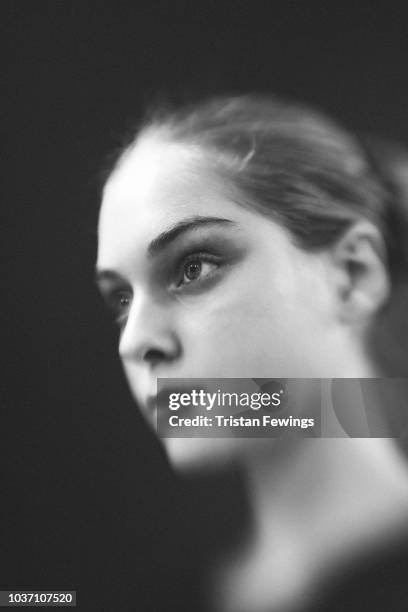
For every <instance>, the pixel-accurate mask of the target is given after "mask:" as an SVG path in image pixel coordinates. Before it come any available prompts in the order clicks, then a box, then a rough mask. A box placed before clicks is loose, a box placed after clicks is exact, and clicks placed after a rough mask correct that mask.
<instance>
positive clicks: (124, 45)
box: [0, 0, 408, 612]
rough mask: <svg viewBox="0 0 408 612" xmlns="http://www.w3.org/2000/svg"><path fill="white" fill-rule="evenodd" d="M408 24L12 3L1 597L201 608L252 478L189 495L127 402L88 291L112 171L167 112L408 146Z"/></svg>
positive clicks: (293, 5)
mask: <svg viewBox="0 0 408 612" xmlns="http://www.w3.org/2000/svg"><path fill="white" fill-rule="evenodd" d="M401 4H402V3H401ZM402 11H403V9H401V12H400V13H398V10H397V8H396V4H394V3H385V2H384V3H379V2H371V3H370V2H354V3H350V4H349V5H347V4H346V3H334V2H332V3H331V2H327V3H326V5H325V4H324V3H320V4H316V3H313V2H288V1H286V2H284V3H278V2H273V1H270V2H255V1H251V2H249V1H248V2H238V1H237V0H235V1H231V2H224V3H221V2H212V1H207V2H202V3H198V2H177V1H173V2H170V1H167V2H154V1H151V2H149V3H146V4H142V3H141V2H138V1H137V0H135V1H134V2H114V1H109V2H108V1H105V2H102V1H100V2H96V1H95V2H90V1H79V0H65V1H61V0H54V1H52V2H51V1H49V2H44V1H41V0H34V1H27V2H23V1H15V2H7V1H3V2H2V3H1V5H0V12H1V14H0V23H1V26H0V27H1V41H2V44H3V45H5V47H4V50H3V52H2V54H1V57H2V59H3V61H4V67H3V71H2V75H3V76H2V78H1V81H2V85H3V87H2V90H3V95H2V98H3V105H2V106H3V111H2V118H3V120H4V122H3V128H2V144H3V145H4V147H3V151H4V153H3V155H2V164H1V166H2V169H3V171H4V176H3V180H2V186H3V189H2V205H1V213H2V218H3V222H2V225H3V227H5V228H6V234H5V237H4V238H3V239H2V243H1V246H2V249H3V252H4V254H3V261H5V263H6V265H5V269H4V272H3V273H2V288H3V298H2V305H3V309H2V312H3V314H2V320H3V326H4V331H3V346H4V359H3V362H2V372H3V379H4V383H3V385H2V406H1V455H2V456H1V468H2V471H3V477H2V484H1V491H0V495H1V512H2V515H3V516H2V521H1V536H0V543H1V544H0V546H1V553H0V554H1V564H2V567H1V570H0V589H3V590H4V589H17V588H19V589H27V588H31V589H54V590H56V589H76V590H77V592H78V601H79V603H80V609H81V610H109V611H115V612H116V611H119V610H124V611H125V610H126V611H127V610H129V611H130V610H138V611H139V610H140V611H142V612H144V611H150V610H152V611H153V610H154V611H162V610H173V609H174V610H198V609H199V601H200V597H199V593H198V591H197V584H198V580H197V579H198V577H199V576H200V575H201V573H202V571H203V569H202V568H203V567H204V566H205V562H206V559H207V558H208V556H209V555H212V554H213V553H214V550H215V549H216V548H217V546H220V545H221V543H222V542H223V540H224V539H228V538H229V537H230V536H231V534H233V533H234V531H236V530H237V529H241V528H242V527H243V525H244V523H245V516H246V501H245V496H244V494H243V492H242V490H241V486H240V480H239V477H238V476H237V475H234V477H233V478H230V477H229V475H228V477H227V476H226V475H218V476H216V477H215V476H213V475H209V476H206V477H201V478H200V479H198V478H196V479H193V480H190V481H188V480H181V479H179V478H176V477H175V476H174V475H173V474H172V473H171V471H170V469H169V467H168V465H167V463H166V460H165V457H164V455H163V453H162V451H161V448H160V446H159V444H158V442H157V441H156V440H155V439H154V437H153V436H152V434H150V433H149V432H148V430H147V428H146V427H145V426H144V424H143V423H142V420H141V418H140V416H139V415H138V413H137V410H136V408H135V406H134V405H133V403H132V400H131V398H130V396H129V393H128V391H127V389H126V386H125V384H124V379H123V376H122V373H121V370H120V365H119V362H118V360H117V359H116V356H115V350H116V338H115V331H114V329H113V328H112V326H111V324H110V320H109V318H108V316H107V315H106V314H105V312H104V310H103V307H102V305H101V303H100V301H99V298H98V296H97V294H96V291H95V289H94V286H93V265H94V260H95V250H96V233H95V225H96V218H97V208H98V180H99V179H98V176H99V172H100V169H101V168H102V167H103V166H104V164H105V159H106V156H107V154H108V153H109V152H110V151H112V149H113V148H115V147H116V146H117V145H118V143H119V141H120V139H121V136H122V134H123V132H124V129H125V128H126V126H128V125H129V123H130V122H131V120H132V119H137V117H138V116H139V113H140V111H141V109H142V108H143V107H144V106H145V105H146V103H148V102H149V101H150V100H152V99H156V98H157V97H158V96H159V97H161V96H164V95H167V96H169V97H170V98H171V99H188V98H189V97H190V96H192V95H194V96H197V95H199V94H208V93H216V92H225V91H227V92H240V91H248V90H251V91H252V90H257V91H268V92H275V93H278V94H284V95H287V96H292V97H297V98H300V99H302V100H305V101H307V102H310V103H313V104H315V105H318V106H319V107H322V108H324V109H326V110H328V111H329V112H331V113H332V114H334V115H335V116H336V117H338V118H339V119H341V120H343V121H344V122H345V123H346V124H347V125H349V126H350V127H352V128H357V129H360V130H366V131H373V132H376V133H379V134H382V135H385V136H387V137H391V138H396V139H399V140H401V141H403V142H408V113H407V108H408V79H407V70H406V66H407V58H408V36H407V28H406V26H405V23H406V20H405V17H404V14H403V12H402ZM4 103H5V104H4Z"/></svg>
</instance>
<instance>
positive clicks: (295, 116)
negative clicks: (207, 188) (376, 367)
mask: <svg viewBox="0 0 408 612" xmlns="http://www.w3.org/2000/svg"><path fill="white" fill-rule="evenodd" d="M153 133H154V134H155V135H156V136H158V137H159V138H160V137H161V138H163V139H165V140H167V141H169V140H170V141H172V142H177V143H181V144H186V145H190V146H195V147H196V148H197V149H198V150H200V151H201V152H202V153H204V154H205V156H206V160H207V163H208V164H209V167H210V168H211V169H212V170H214V171H215V172H216V173H217V174H218V175H220V176H222V177H223V178H224V179H225V180H227V181H228V182H229V184H230V186H231V187H232V188H233V189H234V191H235V193H236V194H238V197H239V201H240V203H241V204H243V205H244V206H250V207H252V208H255V209H257V210H258V211H259V212H260V213H261V214H265V215H268V216H273V217H274V218H275V219H276V220H277V222H279V223H280V224H281V225H282V226H284V227H286V228H287V229H288V230H289V231H290V233H291V235H292V236H293V237H294V238H295V240H296V242H297V244H298V245H299V246H300V247H301V248H303V249H306V250H319V249H324V248H327V247H329V246H330V245H332V244H334V243H335V242H336V241H337V240H338V239H339V238H340V237H341V235H342V234H343V233H344V232H345V231H346V230H347V228H349V227H350V226H351V225H352V224H353V223H354V222H355V221H356V220H358V219H362V218H363V219H367V220H369V221H370V222H372V223H373V224H374V225H375V226H377V228H378V229H379V231H380V232H381V234H382V236H383V239H384V243H385V248H386V258H387V267H388V271H389V275H390V278H391V282H392V292H391V297H390V300H389V301H388V303H387V304H386V305H385V307H384V308H383V309H382V311H381V312H380V313H379V314H378V317H377V320H376V324H375V325H373V326H372V334H371V338H370V345H371V348H372V349H373V351H374V356H375V357H376V359H377V361H378V362H379V363H380V366H381V368H382V370H383V371H384V372H385V373H387V374H388V375H393V376H398V375H402V373H404V374H406V371H407V370H408V324H407V323H406V322H405V321H406V317H405V316H404V310H405V308H406V306H407V304H408V290H407V285H408V283H407V277H408V156H407V154H406V152H405V151H404V150H403V149H402V148H401V147H397V146H392V145H390V144H384V143H383V142H381V140H379V139H373V138H366V139H363V138H362V137H358V136H357V135H355V134H353V133H351V132H350V131H348V130H346V129H344V128H343V127H342V126H340V125H339V124H338V123H337V122H335V121H333V120H332V119H331V118H328V117H327V116H326V115H325V114H324V113H321V112H320V111H315V110H312V109H310V108H308V107H307V106H304V105H302V104H299V103H294V102H292V101H287V100H284V99H280V98H277V97H273V96H257V95H245V96H231V97H228V96H225V97H216V98H210V99H207V100H204V101H201V102H199V103H196V104H189V105H183V106H182V107H180V108H175V109H174V108H160V109H156V110H154V111H153V112H150V113H149V115H148V116H147V118H146V119H145V120H144V122H143V123H142V125H141V127H139V129H138V130H137V131H136V133H135V132H134V131H133V132H132V134H131V139H130V141H129V142H128V144H127V145H126V146H125V147H124V148H122V150H121V152H120V154H119V155H117V156H116V161H115V163H114V165H113V169H114V168H115V167H116V166H117V165H118V164H120V162H121V160H122V159H123V156H124V154H125V153H126V152H127V151H128V150H129V149H131V148H132V147H133V146H134V145H135V144H136V143H137V142H138V140H139V139H141V138H143V137H144V136H147V135H148V134H153ZM111 171H112V170H111ZM400 311H401V312H400ZM404 325H405V330H403V329H402V326H404Z"/></svg>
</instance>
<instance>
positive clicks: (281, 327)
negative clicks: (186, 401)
mask: <svg viewBox="0 0 408 612" xmlns="http://www.w3.org/2000/svg"><path fill="white" fill-rule="evenodd" d="M265 278H266V279H268V275H265V277H264V278H263V279H262V280H263V282H262V283H261V282H260V279H258V278H253V279H252V282H251V283H246V284H245V289H244V290H242V284H238V283H237V286H234V285H231V286H230V287H229V289H228V291H227V290H224V291H223V292H221V293H218V294H217V295H216V296H214V295H213V296H212V298H211V299H208V300H206V304H204V305H203V304H202V303H201V304H200V308H197V309H193V308H192V309H191V311H190V313H189V317H186V318H184V321H189V325H188V328H186V327H185V331H186V332H187V333H186V336H185V338H186V348H187V353H188V354H189V358H188V369H189V370H190V371H191V372H193V374H191V375H197V376H202V377H214V378H216V377H220V378H222V377H238V378H251V377H254V376H256V377H265V378H268V377H270V376H276V377H282V378H289V377H296V376H298V377H300V376H308V375H310V372H311V371H312V370H311V369H309V365H310V366H311V365H312V364H311V363H310V362H311V361H313V359H314V360H315V361H316V359H317V358H318V357H319V355H318V354H315V355H313V346H316V348H317V346H320V344H321V339H322V333H321V332H322V324H321V316H320V314H319V309H318V307H317V305H316V296H314V295H313V291H311V292H309V291H308V289H307V287H305V286H304V284H303V283H302V281H300V280H299V282H295V281H294V279H293V276H292V275H290V274H287V275H286V276H285V275H281V277H280V278H279V277H277V276H276V274H275V276H274V277H273V278H272V277H271V276H270V277H269V278H271V280H270V281H269V282H266V281H265ZM318 352H319V354H320V352H321V351H320V350H319V351H318ZM314 365H315V364H314Z"/></svg>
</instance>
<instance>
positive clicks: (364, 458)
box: [219, 438, 408, 612]
mask: <svg viewBox="0 0 408 612" xmlns="http://www.w3.org/2000/svg"><path fill="white" fill-rule="evenodd" d="M271 442H272V441H271ZM275 442H278V443H277V444H272V445H271V446H272V447H273V448H272V450H271V452H270V453H269V455H268V456H266V455H265V454H262V455H261V454H260V455H259V456H258V457H252V460H251V461H249V462H247V463H246V466H245V474H246V479H247V484H248V490H249V498H250V500H251V503H252V513H253V530H252V535H251V540H250V541H249V542H248V543H247V545H246V546H245V550H244V551H243V553H242V555H241V556H240V557H239V558H238V557H234V559H231V560H230V562H226V563H224V565H223V566H222V567H223V569H222V571H221V572H220V574H219V577H221V582H220V584H221V588H220V591H219V592H220V593H224V595H225V598H224V602H223V603H222V604H221V606H220V609H222V610H228V611H231V612H232V611H234V612H241V611H243V610H248V609H251V610H254V611H259V612H261V611H262V612H263V611H264V610H274V609H275V608H276V609H279V610H281V609H287V610H292V609H295V608H296V605H297V604H298V602H299V601H300V600H301V601H302V602H303V604H304V602H305V601H306V600H307V597H308V595H310V594H312V593H313V589H315V588H316V587H317V582H318V580H321V579H322V578H324V577H327V576H328V575H330V571H331V570H333V569H334V568H335V567H337V568H338V567H339V564H340V566H341V564H342V563H346V562H347V560H350V559H351V558H354V556H356V555H358V554H360V553H364V552H367V551H369V550H370V549H372V548H373V547H374V546H379V545H381V544H382V545H384V544H386V543H387V542H388V541H389V539H390V538H391V537H392V535H393V534H394V533H395V534H397V533H400V532H401V531H402V529H403V527H402V526H403V525H404V524H405V522H406V516H407V511H408V472H407V469H406V466H405V465H404V462H403V459H402V458H401V457H400V455H399V452H398V450H397V447H396V445H395V443H394V442H393V441H392V440H390V439H350V438H334V439H302V440H297V441H295V442H293V444H292V445H291V446H290V448H288V444H287V441H284V440H280V441H275ZM374 543H375V544H374ZM221 600H222V598H221Z"/></svg>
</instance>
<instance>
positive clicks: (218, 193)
mask: <svg viewBox="0 0 408 612" xmlns="http://www.w3.org/2000/svg"><path fill="white" fill-rule="evenodd" d="M228 191H229V190H228V188H227V185H226V183H225V181H222V179H220V178H217V177H216V175H215V173H214V172H211V170H210V168H209V164H208V162H207V159H206V157H205V154H204V153H203V152H202V151H201V150H200V149H198V147H195V146H194V145H191V146H190V145H184V144H177V143H171V142H166V141H163V140H160V139H158V138H154V137H147V138H144V139H142V140H141V141H140V142H138V143H137V144H136V145H135V146H134V147H133V148H132V149H131V150H130V151H129V152H127V153H126V154H125V156H124V158H123V159H122V161H121V163H120V164H119V166H118V168H117V169H116V170H115V171H114V173H113V175H112V176H111V177H110V179H109V181H108V183H107V185H106V187H105V190H104V195H103V199H102V206H101V212H100V218H99V248H98V265H100V266H105V265H109V266H114V265H115V264H116V260H117V258H118V257H120V255H121V254H122V253H123V252H125V251H128V250H129V249H133V250H134V249H135V248H136V245H138V246H140V248H145V246H146V245H147V244H148V243H149V242H150V241H151V240H152V239H154V238H155V237H156V236H157V234H158V233H160V232H162V231H165V230H166V229H167V228H168V227H170V226H172V225H173V224H175V223H177V222H178V221H180V220H182V219H184V218H186V217H191V216H195V215H198V216H223V217H225V216H229V217H231V216H232V217H233V218H234V219H236V220H239V218H240V217H242V216H245V214H248V213H245V211H244V209H243V208H242V207H241V206H239V205H237V204H236V203H235V202H234V201H233V200H232V198H231V195H230V194H228Z"/></svg>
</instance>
